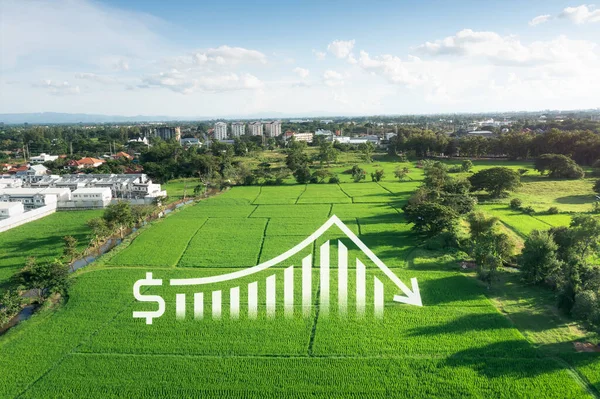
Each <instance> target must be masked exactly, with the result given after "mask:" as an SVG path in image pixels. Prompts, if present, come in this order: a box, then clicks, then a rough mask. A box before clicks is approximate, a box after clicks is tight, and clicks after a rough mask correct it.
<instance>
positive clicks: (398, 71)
mask: <svg viewBox="0 0 600 399" xmlns="http://www.w3.org/2000/svg"><path fill="white" fill-rule="evenodd" d="M418 62H420V59H419V58H417V57H413V58H412V60H411V62H406V61H402V60H401V59H400V58H399V57H395V56H392V55H389V54H384V55H381V56H379V57H375V58H371V56H369V53H367V52H366V51H361V52H360V57H359V59H358V65H359V66H360V67H361V68H362V69H364V70H365V71H368V72H372V73H375V74H377V75H381V76H383V77H385V78H386V79H387V80H388V81H389V82H391V83H395V84H403V85H415V84H419V83H421V82H422V81H423V79H424V78H423V77H422V76H419V75H420V74H419V73H417V72H416V71H414V70H412V69H415V68H414V64H415V63H418ZM410 64H412V65H410Z"/></svg>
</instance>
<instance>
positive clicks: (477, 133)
mask: <svg viewBox="0 0 600 399" xmlns="http://www.w3.org/2000/svg"><path fill="white" fill-rule="evenodd" d="M467 135H468V136H481V137H491V136H493V135H494V132H490V131H489V130H474V131H472V132H467Z"/></svg>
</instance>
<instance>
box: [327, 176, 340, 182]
mask: <svg viewBox="0 0 600 399" xmlns="http://www.w3.org/2000/svg"><path fill="white" fill-rule="evenodd" d="M339 182H340V178H339V177H337V176H331V177H330V178H329V184H338V183H339Z"/></svg>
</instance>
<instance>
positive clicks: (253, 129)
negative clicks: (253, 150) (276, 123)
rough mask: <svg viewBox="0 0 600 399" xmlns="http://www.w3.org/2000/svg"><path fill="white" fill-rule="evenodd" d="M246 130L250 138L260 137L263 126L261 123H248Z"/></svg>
mask: <svg viewBox="0 0 600 399" xmlns="http://www.w3.org/2000/svg"><path fill="white" fill-rule="evenodd" d="M248 130H249V131H250V135H252V136H262V135H263V124H262V122H250V123H248Z"/></svg>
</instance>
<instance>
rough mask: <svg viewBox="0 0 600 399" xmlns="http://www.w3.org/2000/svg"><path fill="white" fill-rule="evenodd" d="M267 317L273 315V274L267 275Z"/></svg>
mask: <svg viewBox="0 0 600 399" xmlns="http://www.w3.org/2000/svg"><path fill="white" fill-rule="evenodd" d="M266 291H267V292H266V293H267V317H269V318H272V317H275V275H274V274H273V275H272V276H269V277H267V289H266Z"/></svg>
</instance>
